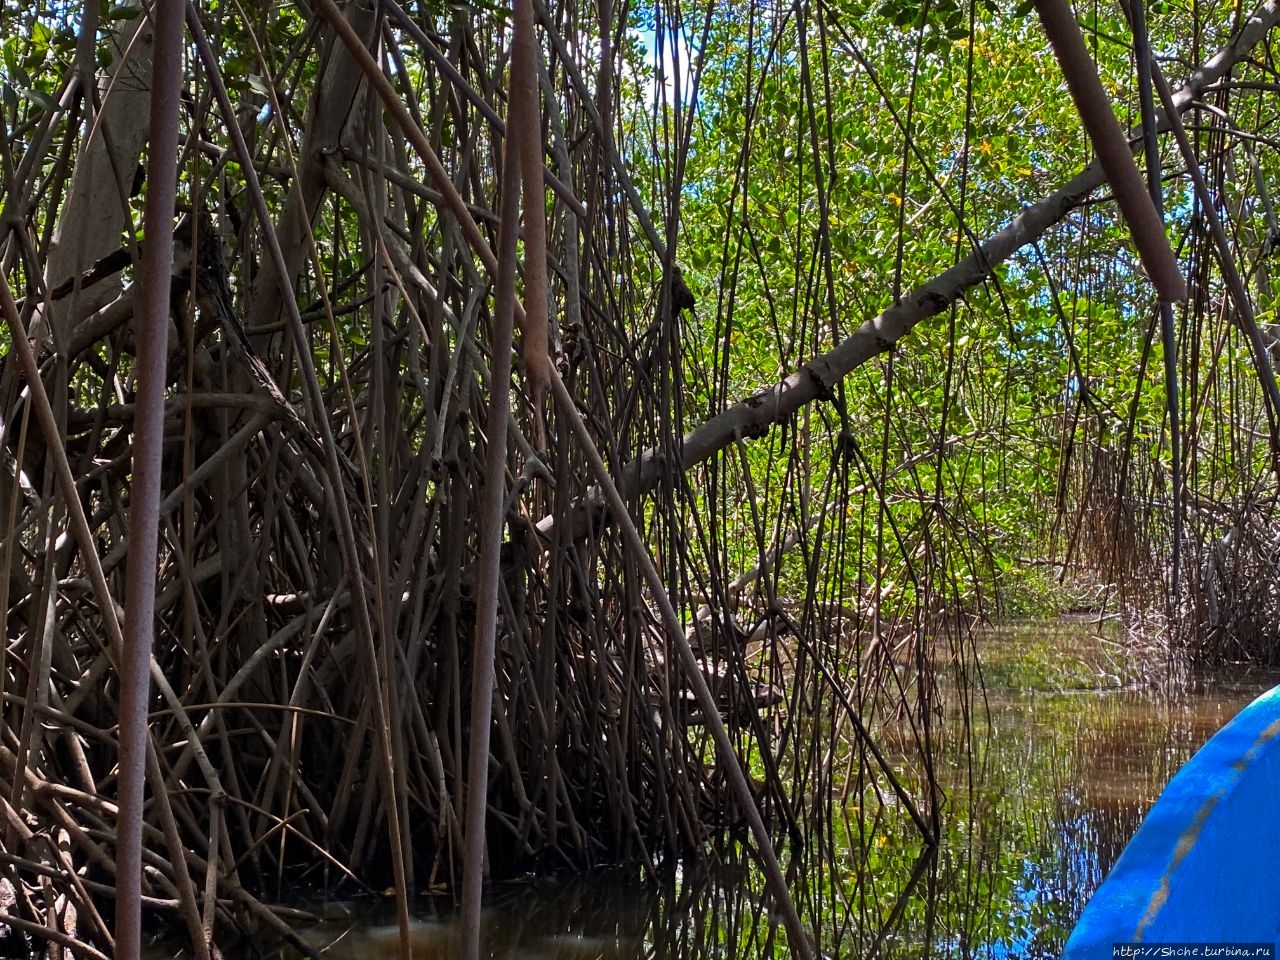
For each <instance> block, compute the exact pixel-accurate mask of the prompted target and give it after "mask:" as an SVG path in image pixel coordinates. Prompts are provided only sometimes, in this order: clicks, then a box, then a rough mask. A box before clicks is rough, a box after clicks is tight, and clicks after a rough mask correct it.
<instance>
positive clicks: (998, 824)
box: [253, 621, 1280, 960]
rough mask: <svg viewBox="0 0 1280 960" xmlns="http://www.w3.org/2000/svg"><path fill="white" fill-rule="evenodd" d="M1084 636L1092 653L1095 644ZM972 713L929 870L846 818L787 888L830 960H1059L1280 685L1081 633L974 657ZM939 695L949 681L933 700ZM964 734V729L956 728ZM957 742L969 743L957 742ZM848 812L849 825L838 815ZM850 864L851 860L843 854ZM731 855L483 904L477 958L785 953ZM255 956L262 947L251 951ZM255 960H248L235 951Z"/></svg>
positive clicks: (441, 915)
mask: <svg viewBox="0 0 1280 960" xmlns="http://www.w3.org/2000/svg"><path fill="white" fill-rule="evenodd" d="M1100 633H1101V635H1100ZM978 649H979V651H980V653H981V660H982V664H983V677H984V681H985V695H984V694H982V693H978V692H972V695H971V696H970V697H969V698H968V702H967V705H966V703H965V698H963V697H961V696H959V695H958V694H955V693H952V694H951V695H950V696H949V698H948V704H947V707H946V709H945V710H944V713H943V715H944V717H945V719H946V723H945V724H943V728H944V730H945V733H944V735H943V743H942V745H941V747H940V748H939V758H938V769H939V777H940V779H941V780H942V781H943V783H944V784H945V787H946V793H947V800H946V804H945V806H944V812H943V815H942V820H941V824H940V827H941V838H940V843H939V845H938V848H937V850H936V852H934V853H930V852H928V851H926V850H922V848H921V845H920V842H919V839H918V834H916V833H915V832H914V827H913V826H912V825H911V823H910V821H909V819H908V818H907V817H906V815H905V813H903V814H902V815H901V816H897V815H895V812H894V811H892V810H890V813H889V814H888V815H885V814H884V813H883V811H882V812H881V813H880V814H878V815H876V816H875V817H866V816H863V817H860V818H859V817H854V818H852V819H851V818H850V817H849V811H848V810H846V811H844V814H845V815H844V817H843V818H841V819H842V820H843V825H842V826H841V827H838V828H837V829H835V830H834V831H833V835H832V837H831V838H829V840H830V844H831V846H832V848H833V852H832V855H831V856H829V857H827V858H825V859H824V861H823V862H822V863H821V864H818V865H816V866H815V867H814V868H813V870H812V875H811V876H806V877H804V878H793V879H794V880H796V884H795V885H796V889H797V890H798V891H807V892H800V893H799V894H798V898H797V899H798V900H799V901H800V907H801V910H802V912H803V913H805V915H806V918H807V919H808V920H809V921H810V922H812V919H813V917H814V916H821V917H822V921H821V923H820V927H821V937H822V944H821V946H822V949H823V953H824V955H825V956H828V957H837V956H838V957H857V958H861V957H867V956H882V957H891V958H899V957H901V958H905V957H912V958H915V957H922V956H928V957H940V958H953V957H954V958H969V957H980V958H992V960H1004V958H1020V957H1027V958H1031V957H1057V956H1058V953H1059V951H1060V950H1061V947H1062V944H1063V942H1064V941H1065V939H1066V935H1067V933H1068V932H1069V931H1070V929H1071V927H1072V925H1073V924H1074V922H1075V920H1076V918H1077V917H1078V916H1079V914H1080V911H1081V910H1082V909H1083V907H1084V904H1085V902H1086V901H1087V900H1088V898H1089V896H1090V894H1091V893H1092V892H1093V891H1094V889H1096V887H1097V886H1098V884H1099V883H1100V882H1101V881H1102V878H1103V877H1104V876H1105V875H1106V873H1107V871H1108V869H1109V868H1110V867H1111V865H1112V864H1113V863H1114V861H1115V859H1116V857H1117V856H1118V855H1119V853H1120V851H1121V849H1122V848H1123V847H1124V845H1125V843H1126V842H1127V840H1128V839H1129V837H1130V836H1131V835H1132V834H1133V832H1134V830H1135V829H1136V828H1137V826H1138V824H1139V822H1140V821H1141V819H1142V816H1143V815H1144V813H1145V812H1146V810H1147V809H1148V808H1149V807H1150V806H1151V804H1152V803H1153V802H1154V801H1155V799H1156V797H1157V795H1158V794H1159V792H1160V791H1161V789H1163V787H1164V786H1165V784H1166V783H1167V782H1168V780H1169V778H1170V777H1171V776H1172V775H1173V773H1174V772H1175V771H1176V770H1177V768H1178V767H1179V766H1180V765H1181V764H1182V763H1183V762H1184V761H1185V760H1186V759H1187V758H1188V757H1189V756H1190V755H1191V754H1192V753H1193V752H1194V751H1195V750H1196V749H1197V748H1198V747H1199V746H1200V745H1201V744H1202V743H1203V742H1204V741H1205V740H1206V739H1207V738H1208V737H1209V736H1210V735H1211V734H1212V733H1213V732H1214V731H1215V730H1217V729H1218V728H1219V727H1220V726H1221V725H1222V724H1223V723H1225V722H1226V721H1227V720H1228V719H1229V718H1230V717H1231V716H1232V715H1233V714H1234V713H1235V712H1236V711H1237V710H1238V709H1239V708H1240V707H1242V706H1243V705H1244V704H1246V703H1248V702H1249V701H1250V700H1252V699H1253V698H1254V697H1255V696H1256V695H1258V694H1259V693H1261V692H1262V691H1263V690H1265V689H1267V688H1268V687H1270V686H1271V685H1273V684H1274V683H1276V682H1280V678H1278V677H1277V676H1276V675H1274V674H1271V675H1266V674H1261V673H1256V672H1248V671H1244V670H1241V669H1235V670H1227V671H1218V672H1215V673H1212V674H1205V673H1194V672H1188V671H1176V670H1175V671H1173V672H1172V673H1173V675H1174V676H1175V677H1176V679H1175V680H1173V681H1167V682H1161V683H1151V682H1139V681H1137V679H1136V678H1137V677H1138V676H1139V675H1140V673H1141V672H1142V671H1143V670H1144V669H1145V670H1147V671H1148V672H1149V665H1148V667H1146V668H1142V667H1139V666H1137V665H1135V664H1134V663H1133V662H1132V661H1130V660H1128V659H1127V658H1126V657H1125V655H1124V654H1123V649H1124V648H1123V646H1122V645H1121V644H1119V643H1118V638H1117V637H1116V636H1115V635H1114V634H1112V635H1110V636H1108V635H1107V630H1106V629H1105V628H1104V629H1103V630H1101V631H1099V630H1098V629H1097V627H1096V625H1095V624H1093V623H1090V622H1088V621H1054V622H1051V623H1036V624H1024V625H1019V626H1014V627H1006V628H1001V629H999V630H996V631H992V632H990V633H988V634H986V635H984V636H983V637H982V638H980V639H979V640H978ZM947 684H951V686H952V689H954V678H950V679H948V680H947V681H946V683H944V684H943V685H944V687H946V686H947ZM966 718H967V722H966ZM966 727H967V729H968V732H969V734H968V736H967V737H966V736H964V735H961V731H963V730H965V729H966ZM850 806H851V807H856V804H854V803H853V801H850ZM859 850H860V851H865V852H864V853H863V854H861V855H858V854H856V853H855V851H859ZM735 859H736V858H735V854H734V853H733V852H732V851H730V852H728V853H727V854H724V855H722V856H719V857H717V858H716V862H715V863H714V864H711V865H703V866H698V867H685V868H683V869H681V870H680V871H677V873H676V876H675V877H674V878H673V879H672V881H671V882H670V883H669V884H667V885H666V886H665V887H661V888H655V887H653V886H652V885H644V884H641V883H639V882H638V880H636V879H634V878H633V875H632V874H626V873H618V872H601V873H598V874H594V875H591V876H587V877H579V878H575V879H573V880H570V881H555V882H553V881H548V880H531V881H530V882H528V883H523V884H507V885H503V886H501V887H499V888H497V889H496V890H495V891H494V892H493V895H492V897H491V900H490V902H489V906H488V915H487V918H486V923H485V931H486V936H487V948H486V952H487V953H488V954H489V955H490V956H492V957H495V958H497V957H503V958H527V960H549V958H565V960H569V958H581V960H590V958H619V960H621V958H655V960H657V958H673V960H674V958H681V960H688V958H704V957H706V958H712V957H714V958H744V960H745V958H752V960H754V958H758V957H764V956H777V957H785V956H788V955H789V953H788V951H787V950H786V947H785V943H784V942H783V935H782V933H781V930H780V924H779V923H778V922H777V918H776V917H773V916H771V915H770V912H769V910H768V907H767V906H766V905H765V904H764V903H763V902H762V898H761V897H760V891H761V890H762V889H763V883H762V881H761V880H760V878H759V876H758V874H757V873H756V872H755V871H754V869H753V868H751V867H750V866H749V865H747V864H746V863H745V862H735ZM309 907H310V908H311V909H313V910H315V911H316V912H317V913H323V914H325V915H326V916H327V917H328V919H327V920H326V921H325V922H324V923H321V924H318V925H315V926H310V925H308V926H307V928H306V930H307V935H308V938H309V939H312V940H313V942H315V943H316V944H317V945H322V947H323V949H325V952H326V953H327V954H328V955H329V956H332V957H335V958H348V960H354V958H375V957H393V956H396V955H397V935H396V931H395V928H394V920H393V918H392V916H391V913H390V908H389V907H388V906H386V905H385V904H382V905H379V904H369V903H367V902H341V903H339V902H334V903H327V904H310V905H309ZM415 923H416V926H415V938H416V942H415V946H414V956H415V957H452V956H455V955H456V943H457V939H456V930H455V928H454V924H453V906H452V904H451V903H450V902H448V901H440V902H435V901H432V900H429V899H428V900H424V901H422V904H421V909H420V910H419V915H418V917H417V919H416V921H415ZM259 949H260V948H259ZM253 953H255V954H256V955H258V956H261V955H263V954H262V953H260V952H258V951H253Z"/></svg>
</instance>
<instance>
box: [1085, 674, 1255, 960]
mask: <svg viewBox="0 0 1280 960" xmlns="http://www.w3.org/2000/svg"><path fill="white" fill-rule="evenodd" d="M1243 941H1252V942H1267V943H1275V942H1276V941H1280V687H1276V688H1274V689H1272V690H1270V691H1268V692H1267V693H1264V694H1263V695H1262V696H1261V697H1259V698H1258V699H1257V700H1255V701H1254V702H1253V703H1251V704H1249V706H1247V707H1245V708H1244V709H1243V710H1242V711H1240V713H1239V714H1237V715H1236V717H1235V719H1234V720H1232V721H1231V722H1230V723H1228V724H1227V725H1226V726H1225V727H1223V728H1222V729H1221V730H1219V731H1218V732H1217V733H1216V734H1214V735H1213V737H1212V738H1211V739H1210V740H1209V742H1208V743H1206V744H1205V745H1204V746H1203V747H1202V748H1201V749H1200V752H1199V753H1197V754H1196V755H1195V756H1194V757H1192V758H1191V759H1190V760H1189V761H1188V762H1187V763H1186V765H1185V766H1183V768H1182V769H1181V770H1179V771H1178V772H1177V774H1176V775H1175V776H1174V778H1173V779H1172V780H1171V781H1170V782H1169V786H1168V787H1166V788H1165V791H1164V793H1162V794H1161V795H1160V799H1159V800H1157V801H1156V805H1155V806H1154V807H1152V808H1151V812H1150V813H1148V814H1147V818H1146V819H1145V820H1144V821H1143V822H1142V826H1141V827H1140V828H1139V829H1138V832H1137V833H1136V834H1135V835H1134V837H1133V839H1132V840H1131V841H1130V842H1129V845H1128V846H1127V847H1125V850H1124V853H1122V854H1121V856H1120V859H1119V860H1118V861H1116V865H1115V867H1114V869H1112V871H1111V873H1110V874H1109V875H1108V877H1107V879H1106V881H1105V882H1104V883H1103V884H1102V886H1101V887H1099V888H1098V892H1097V893H1095V894H1094V896H1093V899H1092V900H1090V901H1089V905H1088V906H1087V907H1086V908H1085V911H1084V913H1083V914H1082V915H1081V917H1080V921H1079V923H1077V924H1076V928H1075V930H1074V931H1072V933H1071V937H1070V938H1069V939H1068V940H1067V945H1066V948H1065V950H1064V951H1063V955H1062V956H1063V960H1095V958H1096V960H1104V958H1105V960H1110V958H1111V945H1112V944H1113V943H1141V942H1146V943H1171V942H1199V943H1204V942H1219V943H1221V942H1235V943H1240V942H1243Z"/></svg>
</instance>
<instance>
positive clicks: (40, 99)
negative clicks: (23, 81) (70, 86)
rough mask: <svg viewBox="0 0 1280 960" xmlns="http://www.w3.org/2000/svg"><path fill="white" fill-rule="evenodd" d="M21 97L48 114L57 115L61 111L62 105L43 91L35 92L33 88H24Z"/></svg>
mask: <svg viewBox="0 0 1280 960" xmlns="http://www.w3.org/2000/svg"><path fill="white" fill-rule="evenodd" d="M22 95H23V96H24V97H26V98H27V99H28V100H30V101H31V102H32V103H35V104H37V105H39V106H40V107H41V108H42V109H44V110H48V111H49V112H50V113H57V112H58V111H60V110H61V109H62V105H61V104H59V103H58V101H57V100H55V99H53V97H51V96H49V94H47V93H45V92H44V91H43V90H37V89H35V88H34V87H24V88H23V90H22Z"/></svg>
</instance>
